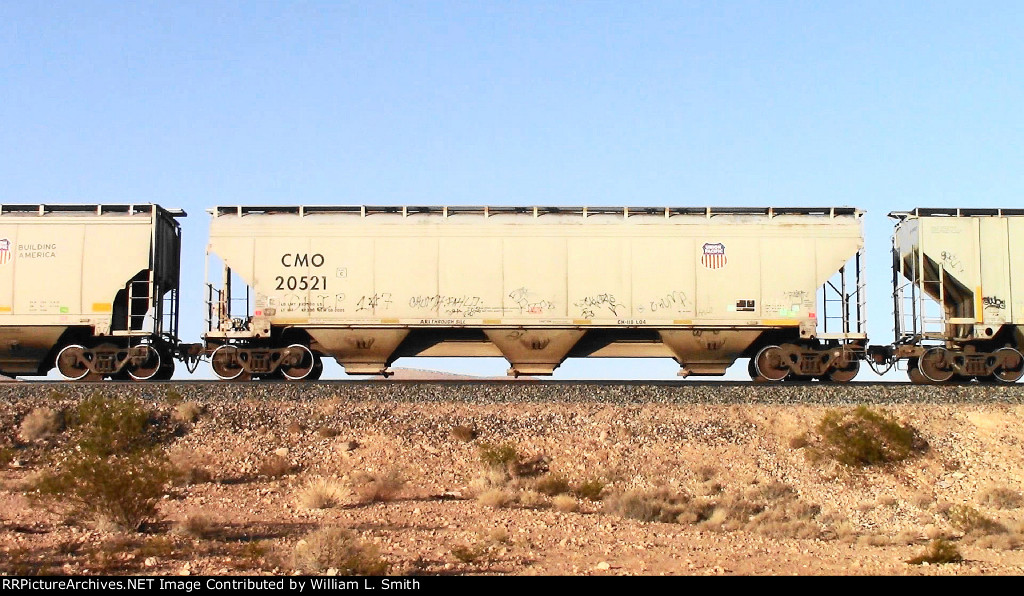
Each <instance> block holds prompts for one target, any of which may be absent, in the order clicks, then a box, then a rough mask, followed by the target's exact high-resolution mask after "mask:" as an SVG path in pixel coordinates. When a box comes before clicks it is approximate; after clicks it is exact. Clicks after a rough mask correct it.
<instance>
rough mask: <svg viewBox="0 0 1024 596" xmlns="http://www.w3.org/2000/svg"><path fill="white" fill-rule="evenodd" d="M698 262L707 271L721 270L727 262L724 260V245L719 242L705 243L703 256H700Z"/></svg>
mask: <svg viewBox="0 0 1024 596" xmlns="http://www.w3.org/2000/svg"><path fill="white" fill-rule="evenodd" d="M700 262H701V264H702V265H704V266H705V267H707V268H708V269H721V268H722V267H725V265H726V263H728V262H729V260H728V259H727V258H725V245H724V244H722V243H721V242H715V243H711V242H705V243H704V254H703V255H701V257H700Z"/></svg>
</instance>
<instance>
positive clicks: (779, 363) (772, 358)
mask: <svg viewBox="0 0 1024 596" xmlns="http://www.w3.org/2000/svg"><path fill="white" fill-rule="evenodd" d="M754 368H755V369H756V370H757V375H758V376H759V377H762V378H764V380H766V381H781V380H782V379H785V378H786V376H787V375H788V374H789V366H788V365H787V364H786V354H785V352H783V350H782V348H780V347H779V346H768V347H766V348H762V349H761V351H760V352H758V353H757V356H756V357H755V358H754Z"/></svg>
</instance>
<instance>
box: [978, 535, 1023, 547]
mask: <svg viewBox="0 0 1024 596" xmlns="http://www.w3.org/2000/svg"><path fill="white" fill-rule="evenodd" d="M1022 544H1024V540H1022V538H1021V536H1020V535H1019V534H1009V533H1007V534H992V535H989V536H981V537H980V538H978V539H977V540H975V541H974V546H977V547H979V548H993V549H996V550H1017V549H1019V548H1020V547H1021V545H1022Z"/></svg>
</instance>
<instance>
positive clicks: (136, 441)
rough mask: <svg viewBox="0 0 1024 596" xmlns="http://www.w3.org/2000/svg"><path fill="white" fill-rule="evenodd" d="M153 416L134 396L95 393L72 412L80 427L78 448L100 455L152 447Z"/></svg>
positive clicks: (75, 425)
mask: <svg viewBox="0 0 1024 596" xmlns="http://www.w3.org/2000/svg"><path fill="white" fill-rule="evenodd" d="M151 423H152V416H151V414H150V412H149V411H147V410H146V409H144V408H143V407H142V406H141V405H140V404H139V402H137V401H135V400H133V399H113V398H108V397H105V396H103V395H99V394H96V395H93V396H91V397H89V398H87V399H85V400H83V401H82V402H81V403H79V404H78V408H76V410H75V412H74V413H73V415H72V424H71V426H73V427H74V428H75V430H76V431H77V435H78V436H77V440H76V442H75V450H76V451H79V452H81V453H84V454H88V455H93V456H96V457H106V456H109V455H113V454H127V453H134V452H139V451H145V450H148V449H151V448H152V447H154V446H155V444H156V436H155V433H151V432H150V431H151V430H153V429H152V428H151Z"/></svg>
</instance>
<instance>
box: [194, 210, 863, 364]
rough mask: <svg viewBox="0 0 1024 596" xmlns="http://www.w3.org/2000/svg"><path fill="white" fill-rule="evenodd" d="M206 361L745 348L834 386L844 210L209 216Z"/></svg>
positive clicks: (539, 359) (855, 359)
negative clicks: (829, 381) (830, 382)
mask: <svg viewBox="0 0 1024 596" xmlns="http://www.w3.org/2000/svg"><path fill="white" fill-rule="evenodd" d="M210 213H211V215H212V221H211V226H210V241H209V246H208V265H207V267H208V281H209V283H208V290H207V300H206V330H205V333H204V336H203V339H204V342H205V353H206V354H208V355H209V356H210V358H211V361H212V366H213V369H214V372H215V373H216V374H217V375H218V376H219V377H220V378H222V379H235V380H240V379H247V378H252V377H267V378H273V377H284V378H289V379H312V378H316V377H317V376H319V374H320V371H321V370H322V363H321V358H322V357H333V358H334V359H335V360H336V361H337V362H338V363H340V364H341V365H342V366H343V367H344V368H345V370H346V372H348V373H352V374H378V375H380V374H387V372H388V367H389V366H390V365H391V364H392V363H393V362H394V360H395V359H397V358H400V357H406V356H492V357H493V356H500V357H504V358H505V359H506V360H507V361H508V362H509V364H510V368H509V374H510V375H549V374H551V373H552V372H553V371H554V370H555V368H557V367H558V366H559V365H560V364H561V363H562V362H563V361H564V360H565V359H566V358H570V357H667V358H673V359H675V360H676V361H677V362H678V363H679V366H680V371H679V372H680V375H683V376H686V375H722V374H724V373H725V371H726V369H727V368H728V367H729V366H730V365H732V364H733V363H734V362H735V361H736V360H737V359H738V358H750V359H751V360H750V373H751V376H752V377H753V378H755V379H759V380H782V379H786V378H804V379H810V378H818V379H823V380H832V381H849V380H850V379H852V378H853V377H854V376H855V375H856V373H857V371H858V366H859V362H860V360H861V359H862V357H863V355H864V352H865V347H866V343H867V336H866V333H865V328H864V318H865V304H864V303H865V293H864V285H863V283H862V273H863V272H862V267H863V258H862V254H863V248H864V243H863V232H862V221H861V217H862V212H861V211H859V210H857V209H853V208H848V207H836V208H818V209H813V208H785V209H779V208H765V209H760V208H757V209H754V208H664V207H657V208H586V207H400V206H395V207H366V206H339V207H325V206H286V207H273V206H264V207H257V206H245V207H217V208H214V209H212V210H211V212H210Z"/></svg>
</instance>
